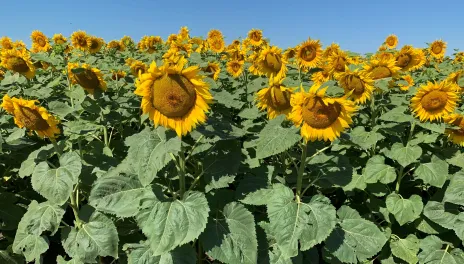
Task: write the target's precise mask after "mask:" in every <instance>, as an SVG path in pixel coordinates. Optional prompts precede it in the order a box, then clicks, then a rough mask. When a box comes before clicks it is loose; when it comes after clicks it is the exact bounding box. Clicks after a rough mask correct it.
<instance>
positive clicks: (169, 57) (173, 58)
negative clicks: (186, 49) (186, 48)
mask: <svg viewBox="0 0 464 264" xmlns="http://www.w3.org/2000/svg"><path fill="white" fill-rule="evenodd" d="M163 63H164V65H165V66H166V65H177V64H179V63H182V64H186V63H187V59H186V58H185V57H184V55H183V54H182V53H180V52H179V50H177V49H174V48H170V49H169V50H168V51H167V52H166V53H164V55H163Z"/></svg>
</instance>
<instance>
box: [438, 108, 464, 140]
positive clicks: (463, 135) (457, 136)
mask: <svg viewBox="0 0 464 264" xmlns="http://www.w3.org/2000/svg"><path fill="white" fill-rule="evenodd" d="M443 121H445V123H447V124H449V125H452V126H456V127H458V128H456V129H455V128H447V129H445V134H446V135H447V136H448V138H449V139H450V140H451V142H453V143H454V144H456V145H459V146H461V147H464V116H463V115H461V114H456V113H453V114H449V115H445V116H444V117H443Z"/></svg>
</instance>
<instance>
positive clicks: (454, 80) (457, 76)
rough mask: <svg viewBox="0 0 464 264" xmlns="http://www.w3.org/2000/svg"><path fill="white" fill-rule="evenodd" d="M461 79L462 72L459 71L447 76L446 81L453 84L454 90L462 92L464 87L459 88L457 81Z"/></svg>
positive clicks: (463, 71)
mask: <svg viewBox="0 0 464 264" xmlns="http://www.w3.org/2000/svg"><path fill="white" fill-rule="evenodd" d="M461 79H464V70H459V71H456V72H453V73H451V74H450V75H448V77H446V81H448V82H450V83H452V84H455V85H456V88H459V89H458V90H459V91H463V90H464V86H459V80H461Z"/></svg>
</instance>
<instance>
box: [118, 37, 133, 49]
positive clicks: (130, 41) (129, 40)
mask: <svg viewBox="0 0 464 264" xmlns="http://www.w3.org/2000/svg"><path fill="white" fill-rule="evenodd" d="M120 42H121V44H122V45H124V46H125V47H129V46H134V45H135V44H134V43H135V42H134V40H133V39H132V38H131V37H129V36H124V37H122V38H121V40H120Z"/></svg>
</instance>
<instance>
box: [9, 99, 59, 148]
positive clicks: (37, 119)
mask: <svg viewBox="0 0 464 264" xmlns="http://www.w3.org/2000/svg"><path fill="white" fill-rule="evenodd" d="M36 103H37V101H35V100H24V99H22V98H15V97H13V98H11V97H9V96H8V95H5V96H3V102H2V105H1V106H2V108H3V109H5V111H7V112H8V113H9V114H11V115H13V116H14V122H15V124H16V125H17V126H18V127H19V128H26V129H28V130H30V131H31V132H32V131H35V132H36V133H37V135H38V136H39V137H41V138H44V137H47V138H51V139H54V138H55V137H56V135H58V134H60V129H59V128H58V127H57V125H58V123H59V122H58V120H57V119H56V118H55V117H54V116H52V115H51V114H50V113H48V111H47V109H45V108H44V107H41V106H37V105H36Z"/></svg>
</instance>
